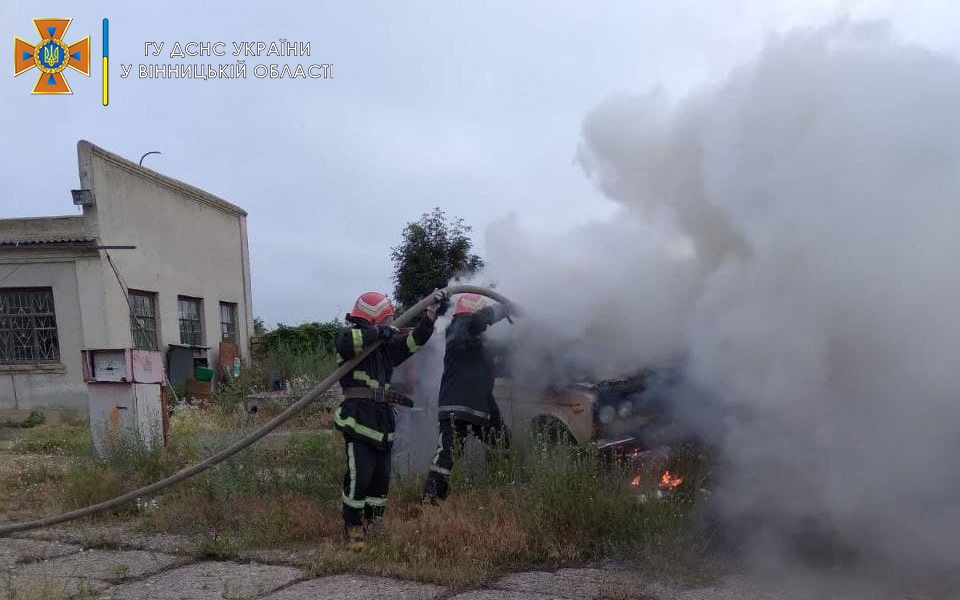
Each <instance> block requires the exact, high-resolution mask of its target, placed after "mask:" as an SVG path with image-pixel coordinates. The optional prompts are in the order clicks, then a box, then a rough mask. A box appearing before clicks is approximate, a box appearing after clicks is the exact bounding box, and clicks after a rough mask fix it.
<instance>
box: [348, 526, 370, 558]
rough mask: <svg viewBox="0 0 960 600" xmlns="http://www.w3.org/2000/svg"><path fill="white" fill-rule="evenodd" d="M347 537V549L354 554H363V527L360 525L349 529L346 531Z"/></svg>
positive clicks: (364, 542)
mask: <svg viewBox="0 0 960 600" xmlns="http://www.w3.org/2000/svg"><path fill="white" fill-rule="evenodd" d="M347 536H348V538H349V542H348V545H349V548H350V549H351V550H353V551H354V552H363V550H364V548H366V541H365V540H364V537H365V536H364V533H363V527H362V526H360V525H357V526H354V527H350V528H349V529H348V530H347Z"/></svg>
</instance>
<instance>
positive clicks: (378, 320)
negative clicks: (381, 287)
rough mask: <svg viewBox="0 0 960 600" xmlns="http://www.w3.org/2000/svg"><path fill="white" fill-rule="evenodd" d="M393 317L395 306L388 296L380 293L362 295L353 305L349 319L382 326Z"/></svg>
mask: <svg viewBox="0 0 960 600" xmlns="http://www.w3.org/2000/svg"><path fill="white" fill-rule="evenodd" d="M392 316H393V304H391V303H390V298H388V297H387V295H386V294H381V293H380V292H366V293H365V294H361V295H360V297H359V298H357V301H356V302H355V303H354V305H353V310H351V311H350V314H349V315H348V317H352V318H354V319H363V320H364V321H369V322H370V323H373V324H375V325H380V324H382V323H383V322H384V321H386V320H387V319H388V318H389V317H392Z"/></svg>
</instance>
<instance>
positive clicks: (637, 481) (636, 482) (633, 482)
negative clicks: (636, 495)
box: [630, 475, 640, 486]
mask: <svg viewBox="0 0 960 600" xmlns="http://www.w3.org/2000/svg"><path fill="white" fill-rule="evenodd" d="M630 485H632V486H638V485H640V476H639V475H637V476H636V477H634V478H633V479H632V480H631V481H630Z"/></svg>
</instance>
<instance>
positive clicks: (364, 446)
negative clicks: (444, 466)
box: [334, 292, 445, 552]
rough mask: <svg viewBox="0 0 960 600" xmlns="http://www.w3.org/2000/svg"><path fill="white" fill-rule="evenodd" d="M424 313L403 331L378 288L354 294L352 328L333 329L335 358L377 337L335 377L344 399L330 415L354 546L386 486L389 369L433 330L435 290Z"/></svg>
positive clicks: (391, 420)
mask: <svg viewBox="0 0 960 600" xmlns="http://www.w3.org/2000/svg"><path fill="white" fill-rule="evenodd" d="M434 300H435V301H434V303H433V304H432V305H431V306H430V307H429V308H428V309H427V310H426V312H425V315H426V317H425V318H423V319H421V320H420V322H419V323H418V324H417V326H416V327H414V328H413V330H412V331H410V332H409V333H407V334H406V335H401V333H400V332H399V330H397V328H396V327H393V326H392V323H393V305H392V304H391V303H390V299H389V298H388V297H387V296H386V295H384V294H381V293H379V292H367V293H365V294H363V295H362V296H360V297H359V298H358V299H357V301H356V303H355V304H354V307H353V310H352V311H351V312H350V314H349V315H347V317H346V319H347V321H349V322H350V323H351V324H352V327H345V328H343V329H341V330H340V331H339V332H337V337H336V340H335V346H336V349H337V354H338V355H339V358H340V362H341V363H342V362H344V361H346V360H349V359H351V358H353V357H354V356H357V355H358V354H360V353H361V352H362V351H363V349H364V348H366V347H368V346H370V345H371V344H373V343H375V342H377V341H381V342H383V343H382V344H381V345H380V346H379V347H378V348H377V349H376V350H374V351H373V352H372V353H370V354H369V355H367V356H366V357H365V358H364V359H363V360H362V361H361V362H360V364H358V365H357V366H356V367H354V369H353V370H352V371H351V372H349V373H348V374H346V375H344V377H343V378H342V379H341V380H340V386H341V387H342V388H343V396H344V400H343V402H341V403H340V406H339V407H337V411H336V413H335V414H334V426H335V427H336V428H337V430H339V431H340V432H341V433H342V434H343V438H344V442H345V444H346V452H347V473H346V475H345V476H344V478H343V497H342V499H343V520H344V525H345V528H346V532H347V536H348V538H349V543H350V547H351V548H352V549H353V550H354V551H358V552H359V551H361V550H363V548H364V538H365V530H366V528H367V527H368V526H370V525H374V524H376V523H378V522H379V520H380V519H381V518H382V517H383V513H384V508H385V506H386V502H387V493H388V492H389V489H390V463H391V449H392V446H393V436H394V431H395V429H396V416H395V414H394V412H393V411H394V406H392V405H391V398H395V397H396V396H397V395H396V394H395V393H394V392H392V391H391V390H390V389H389V388H390V378H391V376H392V374H393V368H394V367H395V366H397V365H399V364H400V363H402V362H403V361H405V360H406V359H408V358H409V357H410V356H411V355H412V354H413V353H414V352H416V351H417V350H419V349H420V348H421V347H422V346H423V345H424V344H426V343H427V340H429V339H430V336H431V335H432V334H433V327H434V322H435V321H436V318H437V311H438V309H439V308H440V306H441V304H442V303H443V302H444V301H445V295H444V293H443V292H436V293H435V296H434Z"/></svg>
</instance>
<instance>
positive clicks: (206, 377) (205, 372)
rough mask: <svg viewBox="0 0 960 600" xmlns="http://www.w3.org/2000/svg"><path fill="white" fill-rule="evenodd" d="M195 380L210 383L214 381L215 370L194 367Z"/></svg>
mask: <svg viewBox="0 0 960 600" xmlns="http://www.w3.org/2000/svg"><path fill="white" fill-rule="evenodd" d="M193 378H194V379H196V380H197V381H203V382H209V381H210V380H211V379H213V369H211V368H209V367H194V368H193Z"/></svg>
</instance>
